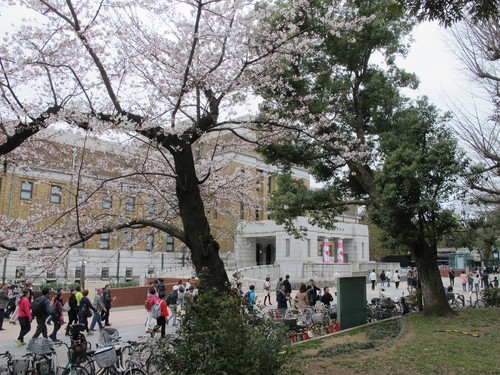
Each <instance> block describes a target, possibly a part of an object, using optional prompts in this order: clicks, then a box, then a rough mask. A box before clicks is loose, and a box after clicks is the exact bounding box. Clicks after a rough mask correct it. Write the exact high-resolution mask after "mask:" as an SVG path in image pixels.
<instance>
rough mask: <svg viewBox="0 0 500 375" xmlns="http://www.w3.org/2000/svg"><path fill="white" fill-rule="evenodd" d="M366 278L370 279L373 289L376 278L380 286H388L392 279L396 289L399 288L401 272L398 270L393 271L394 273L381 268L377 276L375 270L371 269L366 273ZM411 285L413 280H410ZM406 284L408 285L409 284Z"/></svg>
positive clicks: (375, 284) (373, 288)
mask: <svg viewBox="0 0 500 375" xmlns="http://www.w3.org/2000/svg"><path fill="white" fill-rule="evenodd" d="M368 280H370V283H371V284H372V290H375V287H376V286H377V282H378V280H380V287H382V288H390V287H391V281H392V282H394V286H395V287H396V289H399V284H400V283H401V274H400V273H399V271H398V270H396V271H394V274H393V273H392V272H391V270H387V271H385V270H382V272H380V275H378V276H377V273H376V272H375V270H372V272H370V274H369V275H368ZM411 285H412V287H413V281H412V282H411ZM408 286H409V287H410V285H408Z"/></svg>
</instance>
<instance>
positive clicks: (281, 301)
mask: <svg viewBox="0 0 500 375" xmlns="http://www.w3.org/2000/svg"><path fill="white" fill-rule="evenodd" d="M287 301H288V298H287V296H286V291H285V286H284V285H281V287H280V290H278V291H277V292H276V302H277V303H278V310H279V312H280V313H281V315H283V316H284V315H285V313H286V309H287V308H288V304H287Z"/></svg>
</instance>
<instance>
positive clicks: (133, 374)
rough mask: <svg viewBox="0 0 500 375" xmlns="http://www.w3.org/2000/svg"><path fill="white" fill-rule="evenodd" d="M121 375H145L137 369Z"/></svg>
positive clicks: (130, 369)
mask: <svg viewBox="0 0 500 375" xmlns="http://www.w3.org/2000/svg"><path fill="white" fill-rule="evenodd" d="M123 375H146V373H145V372H144V371H142V370H141V369H138V368H129V369H128V370H127V371H125V372H124V373H123Z"/></svg>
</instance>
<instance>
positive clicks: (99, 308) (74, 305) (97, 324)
mask: <svg viewBox="0 0 500 375" xmlns="http://www.w3.org/2000/svg"><path fill="white" fill-rule="evenodd" d="M498 272H500V267H496V266H495V267H492V268H480V269H471V270H470V271H469V272H460V271H457V270H454V269H452V268H450V269H449V273H448V276H449V286H448V287H447V289H450V288H451V289H453V287H454V286H455V278H456V277H457V279H458V280H459V282H460V284H461V286H462V291H471V292H479V291H480V289H481V288H488V287H495V288H498V287H499V281H498V277H497V276H495V275H493V274H495V273H498ZM340 277H341V275H340V273H338V272H336V273H335V274H334V276H333V279H332V284H333V288H334V290H333V295H332V293H330V288H329V287H324V288H319V287H318V286H317V285H316V284H315V281H314V280H313V279H310V280H309V282H308V283H307V284H306V283H300V284H299V287H298V291H297V292H296V293H295V295H293V296H292V284H291V282H290V276H289V275H286V276H285V277H284V278H283V277H280V278H279V280H278V281H277V283H276V287H275V293H272V292H271V289H272V287H271V285H273V284H272V280H271V278H270V277H266V278H265V280H264V282H263V284H262V292H263V296H264V299H263V306H273V305H277V309H278V310H280V311H283V312H285V311H286V310H287V309H288V308H289V307H293V308H297V309H300V308H305V307H309V306H314V305H315V304H316V303H317V302H318V301H319V302H322V303H323V304H324V305H325V306H326V307H329V306H330V305H331V304H332V303H333V302H334V295H337V286H338V279H339V278H340ZM368 280H369V281H370V282H371V287H372V289H374V288H375V287H376V286H377V284H378V283H379V286H380V287H382V288H391V282H392V283H393V284H394V287H395V288H396V289H398V288H399V286H400V283H401V274H400V272H399V270H394V272H391V270H387V271H386V270H383V271H382V272H381V273H380V274H378V275H377V273H375V270H373V271H372V272H371V273H370V274H369V276H368ZM406 284H407V285H406V287H407V290H408V292H409V293H411V292H412V291H413V289H415V288H420V282H419V277H418V271H417V270H416V269H410V270H408V272H407V280H406ZM49 292H50V291H49V289H47V288H45V289H42V295H41V296H40V297H38V298H36V299H35V298H34V295H35V293H34V292H33V288H32V285H31V284H29V283H28V284H26V285H24V286H23V287H20V286H18V285H11V286H9V285H8V284H5V283H4V284H3V285H2V287H1V288H0V331H2V330H4V327H3V324H4V320H6V319H8V321H9V323H10V324H18V323H19V327H20V330H19V336H18V338H17V339H16V343H17V344H18V345H20V346H21V345H25V344H26V342H25V337H26V335H27V334H28V333H29V332H30V331H31V329H32V323H33V321H34V322H35V324H36V327H35V332H34V334H33V336H32V337H33V338H37V337H39V336H43V337H46V338H47V337H48V338H50V339H52V341H54V342H58V341H60V340H59V339H58V337H57V334H58V332H59V330H60V329H61V327H62V326H63V325H64V324H67V328H66V335H68V333H69V331H68V327H69V325H70V324H73V323H80V324H83V325H84V327H85V331H86V332H87V334H89V335H92V334H93V332H94V331H95V330H96V328H99V329H101V328H104V327H106V326H111V323H110V320H109V319H110V310H111V309H112V305H113V301H114V299H115V298H116V297H113V296H112V291H111V288H110V286H109V285H105V286H104V287H103V288H102V289H101V288H99V289H97V290H96V293H95V297H94V299H93V301H91V300H90V299H89V297H88V296H89V291H88V290H87V289H83V290H82V288H81V287H80V286H77V287H76V288H75V289H72V290H71V293H70V295H69V298H68V300H67V301H63V298H62V291H61V290H56V291H55V294H53V296H52V297H51V298H50V297H49ZM237 293H238V295H239V297H240V298H241V301H242V302H241V303H242V304H244V305H245V306H246V307H247V308H248V309H249V310H250V311H251V310H253V309H254V308H255V306H256V305H257V295H256V286H255V285H250V286H249V289H248V291H247V292H246V293H244V292H243V290H242V284H241V283H238V284H237ZM273 296H274V297H275V301H273V298H272V297H273ZM197 298H198V289H197V280H195V279H188V281H187V282H186V283H183V281H182V280H179V281H178V283H177V284H176V285H174V286H173V288H172V290H171V292H170V293H167V292H166V286H165V284H164V280H163V279H158V280H155V281H154V282H152V283H151V284H150V285H149V289H148V292H147V295H146V296H145V302H144V306H145V310H146V320H145V330H146V332H152V331H160V332H161V336H164V335H165V326H166V325H169V324H170V325H172V326H177V325H178V322H177V316H178V312H179V310H180V309H182V308H183V305H184V303H185V301H186V300H187V299H193V300H196V299H197ZM64 312H66V313H67V319H66V316H65V314H64ZM89 318H92V319H91V322H90V325H89ZM47 325H52V326H53V328H52V332H51V333H50V334H49V332H48V328H47Z"/></svg>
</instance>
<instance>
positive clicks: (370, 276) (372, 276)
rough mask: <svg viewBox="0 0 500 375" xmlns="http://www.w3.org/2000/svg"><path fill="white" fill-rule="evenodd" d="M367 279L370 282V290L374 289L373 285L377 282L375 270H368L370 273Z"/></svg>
mask: <svg viewBox="0 0 500 375" xmlns="http://www.w3.org/2000/svg"><path fill="white" fill-rule="evenodd" d="M368 280H370V282H371V283H372V290H375V285H376V284H377V274H376V273H375V270H372V272H370V275H368Z"/></svg>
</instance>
